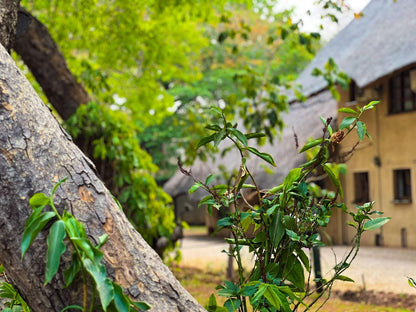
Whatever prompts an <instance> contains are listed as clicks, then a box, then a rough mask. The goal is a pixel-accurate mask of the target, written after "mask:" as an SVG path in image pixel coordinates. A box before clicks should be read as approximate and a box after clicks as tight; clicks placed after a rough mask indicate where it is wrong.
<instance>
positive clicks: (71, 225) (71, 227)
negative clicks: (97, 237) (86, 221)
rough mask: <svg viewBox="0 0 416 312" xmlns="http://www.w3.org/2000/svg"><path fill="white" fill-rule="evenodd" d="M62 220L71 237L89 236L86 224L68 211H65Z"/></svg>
mask: <svg viewBox="0 0 416 312" xmlns="http://www.w3.org/2000/svg"><path fill="white" fill-rule="evenodd" d="M62 220H63V221H64V222H65V228H66V231H67V233H68V236H69V237H70V238H87V235H86V234H85V228H84V226H83V225H82V224H81V223H80V222H79V221H78V220H77V219H75V217H74V216H73V215H72V214H70V213H69V212H67V211H64V213H63V216H62Z"/></svg>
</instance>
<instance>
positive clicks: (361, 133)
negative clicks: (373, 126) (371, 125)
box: [357, 121, 367, 141]
mask: <svg viewBox="0 0 416 312" xmlns="http://www.w3.org/2000/svg"><path fill="white" fill-rule="evenodd" d="M366 132H367V129H366V126H365V123H363V122H362V121H357V133H358V138H359V139H360V141H361V140H362V139H363V138H364V135H365V133H366Z"/></svg>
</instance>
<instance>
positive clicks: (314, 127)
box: [164, 91, 337, 200]
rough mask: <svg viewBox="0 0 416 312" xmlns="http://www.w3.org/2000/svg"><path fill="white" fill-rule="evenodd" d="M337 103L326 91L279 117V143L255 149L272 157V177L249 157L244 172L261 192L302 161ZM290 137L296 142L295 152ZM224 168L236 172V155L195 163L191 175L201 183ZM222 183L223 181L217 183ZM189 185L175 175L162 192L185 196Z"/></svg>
mask: <svg viewBox="0 0 416 312" xmlns="http://www.w3.org/2000/svg"><path fill="white" fill-rule="evenodd" d="M336 109H337V103H336V101H335V100H334V99H333V98H332V97H331V94H330V93H329V92H328V91H324V92H321V93H319V94H318V95H316V96H314V97H311V98H309V99H308V100H307V101H306V102H305V103H295V104H292V105H291V106H290V109H289V113H285V114H283V119H284V122H285V124H286V127H285V128H284V130H283V132H282V135H281V139H280V140H278V139H276V140H275V141H276V142H275V143H274V145H270V144H266V145H265V146H259V147H256V148H258V150H260V151H261V152H266V153H269V154H271V155H272V156H273V158H274V160H275V162H276V164H277V167H276V168H274V167H271V166H267V167H269V168H272V170H273V172H274V173H273V174H267V173H266V172H265V170H264V169H263V168H262V167H261V165H262V164H264V165H266V162H264V161H263V160H261V159H259V158H256V157H252V159H250V160H249V161H248V168H249V169H250V170H251V172H252V174H253V175H254V177H255V179H256V181H257V183H258V184H259V186H260V187H261V188H270V187H273V186H276V185H278V184H279V183H281V182H282V181H283V179H284V177H285V176H286V174H287V173H288V172H289V170H290V169H292V168H294V167H296V166H298V165H299V164H301V163H302V161H303V160H304V156H303V154H299V149H300V148H301V147H302V146H303V144H305V143H306V141H307V139H308V138H309V137H320V136H321V135H322V129H323V124H322V122H321V120H320V118H319V117H320V116H322V117H324V118H328V117H336ZM294 133H296V135H297V137H298V141H299V148H298V149H296V144H295V139H294ZM220 165H224V166H226V168H227V169H228V171H231V170H232V169H237V168H238V167H239V165H240V159H239V157H238V154H237V152H236V151H235V152H234V153H233V152H229V153H227V154H226V156H225V157H224V158H221V156H219V155H218V156H217V158H216V159H215V161H214V162H213V161H207V162H202V161H200V160H197V161H196V162H195V163H194V164H193V165H192V166H191V169H192V173H193V174H194V176H195V177H196V178H199V179H201V180H204V179H205V178H206V177H207V176H208V175H209V174H211V173H219V172H220V171H219V169H218V167H219V166H220ZM218 182H221V183H224V181H218ZM192 184H193V181H192V179H191V178H190V177H187V176H185V175H183V174H182V173H180V172H177V173H176V174H175V175H174V176H173V177H172V178H171V179H170V180H169V181H168V182H166V184H165V185H164V190H165V191H166V192H167V193H169V194H170V195H171V196H173V197H175V196H177V195H179V194H183V193H187V192H188V189H189V188H190V187H191V186H192ZM206 195H207V194H205V193H203V192H196V193H194V194H192V195H191V198H193V199H194V200H198V199H200V198H202V197H203V196H206Z"/></svg>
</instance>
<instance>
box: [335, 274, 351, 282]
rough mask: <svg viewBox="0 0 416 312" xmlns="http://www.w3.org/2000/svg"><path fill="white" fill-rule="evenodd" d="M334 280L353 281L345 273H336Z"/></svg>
mask: <svg viewBox="0 0 416 312" xmlns="http://www.w3.org/2000/svg"><path fill="white" fill-rule="evenodd" d="M335 279H336V280H340V281H344V282H352V283H355V282H354V280H353V279H351V278H349V277H348V276H345V275H337V276H336V277H335Z"/></svg>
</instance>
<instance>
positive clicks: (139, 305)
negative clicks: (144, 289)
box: [130, 301, 152, 311]
mask: <svg viewBox="0 0 416 312" xmlns="http://www.w3.org/2000/svg"><path fill="white" fill-rule="evenodd" d="M130 303H131V304H132V305H133V306H134V307H136V308H138V309H140V310H142V311H147V310H150V309H151V308H152V306H151V305H150V304H148V303H146V302H143V301H132V302H130Z"/></svg>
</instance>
